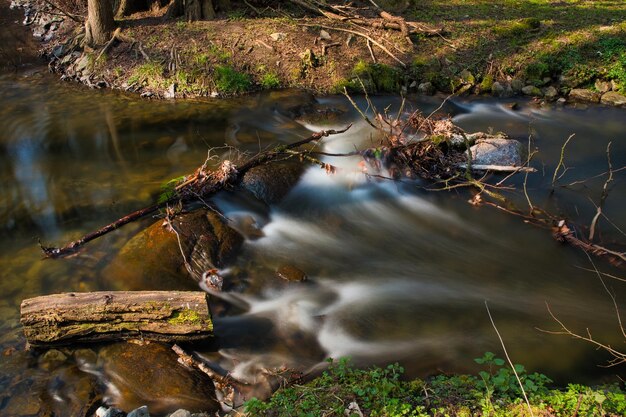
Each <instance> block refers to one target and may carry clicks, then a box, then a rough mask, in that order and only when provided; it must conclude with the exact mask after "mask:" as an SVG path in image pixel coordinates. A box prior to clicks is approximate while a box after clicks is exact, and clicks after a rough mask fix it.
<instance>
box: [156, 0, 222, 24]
mask: <svg viewBox="0 0 626 417" xmlns="http://www.w3.org/2000/svg"><path fill="white" fill-rule="evenodd" d="M179 16H185V20H187V21H188V22H193V21H196V20H203V19H204V20H210V19H214V18H215V5H214V4H213V0H173V1H172V3H171V4H170V7H169V9H168V10H167V17H168V18H170V19H172V18H176V17H179Z"/></svg>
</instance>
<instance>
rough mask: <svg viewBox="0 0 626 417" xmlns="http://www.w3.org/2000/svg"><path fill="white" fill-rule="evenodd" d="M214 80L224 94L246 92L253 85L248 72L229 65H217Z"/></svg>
mask: <svg viewBox="0 0 626 417" xmlns="http://www.w3.org/2000/svg"><path fill="white" fill-rule="evenodd" d="M214 81H215V87H216V88H217V90H218V91H219V92H220V93H224V94H238V93H245V92H246V91H248V90H249V89H250V87H251V85H252V83H251V81H250V76H249V75H248V74H245V73H242V72H238V71H237V70H235V69H234V68H233V67H230V66H228V65H218V66H217V67H215V75H214Z"/></svg>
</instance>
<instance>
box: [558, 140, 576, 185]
mask: <svg viewBox="0 0 626 417" xmlns="http://www.w3.org/2000/svg"><path fill="white" fill-rule="evenodd" d="M575 135H576V133H572V134H571V135H570V136H569V138H567V140H566V141H565V143H564V144H563V146H561V156H560V158H559V163H558V164H557V165H556V168H555V169H554V174H553V175H552V190H554V184H555V183H556V182H557V180H560V179H561V177H563V175H565V173H566V172H567V170H568V169H569V168H567V167H566V166H565V165H563V159H564V158H565V148H566V147H567V144H568V143H569V141H570V140H571V139H572V138H573V137H574V136H575ZM561 167H563V172H562V173H561V175H559V177H558V178H557V177H556V175H557V174H558V172H559V169H560V168H561Z"/></svg>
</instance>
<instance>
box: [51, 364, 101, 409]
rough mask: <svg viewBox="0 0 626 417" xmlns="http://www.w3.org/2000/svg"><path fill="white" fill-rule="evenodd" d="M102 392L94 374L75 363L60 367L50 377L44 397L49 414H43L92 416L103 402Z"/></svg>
mask: <svg viewBox="0 0 626 417" xmlns="http://www.w3.org/2000/svg"><path fill="white" fill-rule="evenodd" d="M102 394H103V389H102V388H101V386H100V385H99V384H98V380H97V378H96V377H95V376H94V375H92V374H90V373H86V372H83V371H82V370H80V369H79V368H78V367H76V366H74V365H72V366H65V367H62V368H59V369H57V370H56V371H54V372H52V373H51V374H50V377H49V379H48V386H47V388H46V391H45V395H44V397H43V398H44V404H45V406H46V407H47V408H49V410H46V411H48V412H49V414H46V413H43V415H54V416H56V417H73V416H91V415H93V414H94V410H95V409H96V407H97V406H98V404H101V403H102ZM109 416H111V414H109Z"/></svg>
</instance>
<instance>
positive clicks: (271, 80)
mask: <svg viewBox="0 0 626 417" xmlns="http://www.w3.org/2000/svg"><path fill="white" fill-rule="evenodd" d="M261 87H263V88H265V89H267V90H271V89H273V88H278V87H280V79H279V78H278V75H277V74H276V73H275V72H271V71H270V72H266V73H265V74H263V76H261Z"/></svg>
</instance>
